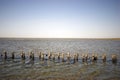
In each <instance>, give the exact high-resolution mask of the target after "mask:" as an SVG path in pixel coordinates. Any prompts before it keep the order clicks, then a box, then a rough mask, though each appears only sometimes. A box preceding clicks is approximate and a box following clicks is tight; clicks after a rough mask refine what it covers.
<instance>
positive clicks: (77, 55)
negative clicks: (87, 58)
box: [76, 53, 79, 61]
mask: <svg viewBox="0 0 120 80" xmlns="http://www.w3.org/2000/svg"><path fill="white" fill-rule="evenodd" d="M78 58H79V54H78V53H76V61H78Z"/></svg>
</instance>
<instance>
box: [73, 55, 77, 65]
mask: <svg viewBox="0 0 120 80" xmlns="http://www.w3.org/2000/svg"><path fill="white" fill-rule="evenodd" d="M73 60H74V63H75V62H76V54H74V56H73Z"/></svg>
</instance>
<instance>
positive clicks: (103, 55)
mask: <svg viewBox="0 0 120 80" xmlns="http://www.w3.org/2000/svg"><path fill="white" fill-rule="evenodd" d="M102 60H103V62H106V54H102Z"/></svg>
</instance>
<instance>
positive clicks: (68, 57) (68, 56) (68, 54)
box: [67, 52, 70, 61]
mask: <svg viewBox="0 0 120 80" xmlns="http://www.w3.org/2000/svg"><path fill="white" fill-rule="evenodd" d="M67 60H68V61H69V60H70V53H69V52H68V53H67Z"/></svg>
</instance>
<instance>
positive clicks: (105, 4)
mask: <svg viewBox="0 0 120 80" xmlns="http://www.w3.org/2000/svg"><path fill="white" fill-rule="evenodd" d="M0 37H25V38H28V37H29V38H120V0H0Z"/></svg>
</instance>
